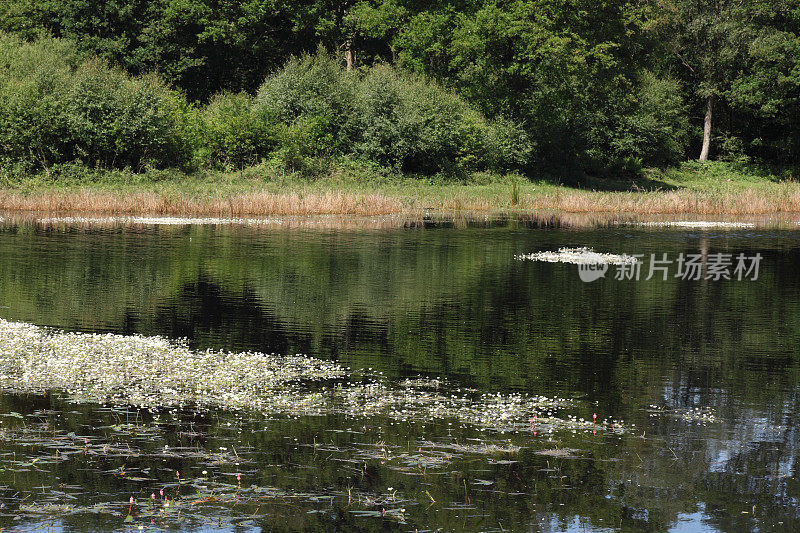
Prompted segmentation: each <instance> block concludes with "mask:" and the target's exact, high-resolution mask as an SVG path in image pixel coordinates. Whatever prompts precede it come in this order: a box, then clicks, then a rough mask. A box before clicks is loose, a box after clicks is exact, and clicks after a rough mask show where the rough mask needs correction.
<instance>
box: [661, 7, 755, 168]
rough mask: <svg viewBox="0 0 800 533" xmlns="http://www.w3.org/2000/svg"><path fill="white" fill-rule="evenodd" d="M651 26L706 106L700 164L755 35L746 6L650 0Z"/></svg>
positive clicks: (708, 152) (706, 158)
mask: <svg viewBox="0 0 800 533" xmlns="http://www.w3.org/2000/svg"><path fill="white" fill-rule="evenodd" d="M651 7H652V8H653V15H654V18H653V25H652V28H654V29H655V30H656V31H657V32H658V33H659V34H660V36H661V38H662V40H663V42H665V43H667V44H668V46H669V49H670V52H671V53H672V54H673V55H674V57H675V58H676V59H677V60H678V61H679V63H680V64H681V65H682V66H683V67H684V69H685V72H684V76H685V78H686V79H687V80H688V82H689V84H690V86H691V87H692V88H693V92H694V94H695V95H697V97H699V98H700V99H701V100H702V102H703V111H704V120H703V144H702V148H701V150H700V161H706V160H708V158H709V156H710V153H711V138H712V130H713V120H714V109H715V104H716V102H717V101H718V100H719V99H720V98H723V97H724V96H725V95H726V94H727V93H728V91H729V89H730V86H731V83H732V80H733V79H734V77H735V72H736V70H737V68H738V67H739V66H740V65H741V61H742V58H743V56H744V52H745V51H746V50H747V44H748V42H749V41H750V40H751V37H752V31H751V27H750V25H749V22H748V16H747V10H746V9H745V8H746V7H747V2H746V0H652V2H651Z"/></svg>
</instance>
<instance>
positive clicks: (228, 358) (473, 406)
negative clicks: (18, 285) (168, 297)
mask: <svg viewBox="0 0 800 533" xmlns="http://www.w3.org/2000/svg"><path fill="white" fill-rule="evenodd" d="M351 376H352V374H351V373H350V372H349V371H348V369H346V368H344V367H342V366H341V365H339V364H336V363H332V362H328V361H323V360H320V359H315V358H311V357H306V356H302V355H293V356H279V355H275V354H264V353H258V352H239V353H233V352H226V351H215V350H205V351H197V350H192V349H190V348H189V347H188V346H187V345H186V343H185V342H181V341H171V340H168V339H165V338H163V337H144V336H140V335H129V336H124V335H114V334H86V333H65V332H61V331H56V330H51V329H48V328H41V327H38V326H35V325H31V324H26V323H19V322H9V321H6V320H1V319H0V380H1V382H2V384H0V387H1V388H2V390H5V391H8V392H16V393H20V392H24V393H30V392H38V393H42V392H46V391H50V390H58V391H64V392H66V393H67V394H69V395H70V396H71V397H72V398H73V400H75V401H83V402H87V401H88V402H100V403H112V404H123V405H136V406H146V407H175V406H186V405H191V406H197V407H204V406H205V407H215V408H223V409H234V410H237V409H250V410H255V411H259V412H262V413H265V414H289V415H316V416H319V415H328V414H340V415H344V416H347V417H373V416H388V417H390V418H391V419H392V420H396V421H424V420H430V419H440V420H446V419H453V420H455V421H458V422H460V423H464V424H470V425H473V426H476V427H479V428H484V429H489V430H494V431H502V432H506V431H513V432H518V431H522V430H530V431H534V430H535V431H537V432H538V433H539V434H542V433H546V432H553V431H554V430H558V429H573V430H575V429H584V430H589V431H598V430H609V431H615V432H622V431H624V430H625V427H624V426H623V425H622V424H620V423H619V422H616V421H612V422H600V423H595V422H589V421H586V420H583V419H577V418H571V417H566V418H561V417H558V416H557V413H558V411H559V410H560V409H561V408H564V407H567V406H570V405H572V402H571V401H569V400H567V399H562V398H548V397H545V396H531V395H526V394H485V393H484V394H479V393H477V392H476V391H474V390H471V389H459V388H453V387H447V386H445V385H446V384H445V383H444V382H443V381H441V380H430V379H422V380H405V381H403V382H401V383H390V382H388V381H386V380H384V379H382V378H380V377H367V378H366V379H365V378H364V377H363V376H353V379H350V378H351ZM312 384H314V385H313V386H312Z"/></svg>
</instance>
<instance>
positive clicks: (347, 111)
mask: <svg viewBox="0 0 800 533" xmlns="http://www.w3.org/2000/svg"><path fill="white" fill-rule="evenodd" d="M255 107H256V113H257V114H258V116H259V117H260V118H261V120H262V121H264V122H265V123H267V124H275V125H276V128H277V129H276V131H278V134H277V139H278V143H277V144H278V150H277V154H278V157H279V159H280V160H281V161H283V162H284V163H285V165H286V166H287V167H288V168H291V169H292V170H297V169H298V168H302V167H304V166H306V167H308V166H309V165H308V162H309V161H310V160H312V159H316V160H324V159H330V158H332V157H341V156H344V155H354V156H356V157H358V158H361V159H363V160H365V161H372V162H375V163H378V164H380V165H383V166H386V167H390V168H393V169H396V170H401V171H403V172H410V173H420V174H434V173H438V172H444V173H459V174H460V173H464V172H469V171H474V170H483V169H495V170H506V169H511V168H520V167H523V166H524V165H525V164H526V163H527V161H528V158H529V154H530V151H531V147H530V143H529V142H528V141H527V138H526V136H525V134H524V133H523V131H522V130H521V128H519V127H518V126H516V125H514V124H512V123H510V122H508V121H504V120H501V121H498V122H496V123H491V122H489V121H487V120H486V119H485V118H484V117H483V116H482V115H481V114H480V113H479V112H478V111H476V110H475V109H473V108H472V107H470V106H469V105H468V104H467V103H466V102H465V101H464V100H462V99H461V98H459V97H458V96H456V95H455V94H453V93H451V92H449V91H447V90H445V89H443V88H441V87H439V86H437V85H435V84H434V83H432V82H430V81H427V80H425V79H423V78H421V77H418V76H412V75H408V74H403V73H398V72H397V71H395V70H394V69H392V68H390V67H388V66H383V65H378V66H375V67H373V68H371V69H369V70H367V71H366V72H365V73H363V75H356V74H352V73H348V72H345V71H344V70H343V69H342V68H341V66H340V65H339V64H337V62H336V61H335V60H333V59H332V58H330V57H329V56H327V55H326V54H325V53H324V52H318V53H317V54H316V55H314V56H304V57H301V58H299V59H292V60H290V61H289V63H288V64H287V65H286V67H285V68H284V69H283V70H281V71H280V72H278V73H276V74H275V75H273V76H271V77H270V78H268V79H267V80H266V81H265V83H264V85H263V86H262V87H261V89H260V91H259V94H258V96H257V98H256V101H255Z"/></svg>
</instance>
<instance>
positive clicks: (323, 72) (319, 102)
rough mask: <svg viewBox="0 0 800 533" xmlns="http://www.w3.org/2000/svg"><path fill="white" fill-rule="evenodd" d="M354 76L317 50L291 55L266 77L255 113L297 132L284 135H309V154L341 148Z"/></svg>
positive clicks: (345, 141) (345, 142) (346, 138)
mask: <svg viewBox="0 0 800 533" xmlns="http://www.w3.org/2000/svg"><path fill="white" fill-rule="evenodd" d="M354 94H355V77H354V76H352V75H350V74H348V73H346V72H344V71H343V70H342V69H341V67H340V66H339V65H338V64H337V63H336V62H335V61H334V60H333V59H331V58H330V57H329V56H328V55H327V54H326V53H325V52H324V51H323V50H319V51H318V52H317V53H316V54H315V55H304V56H302V57H299V58H292V59H290V60H289V62H288V63H287V64H286V65H285V66H284V67H283V69H281V70H280V71H278V72H277V73H275V74H273V75H272V76H270V77H268V78H267V79H266V81H265V82H264V83H263V84H262V85H261V88H260V89H259V91H258V94H257V96H256V98H255V104H254V105H255V113H256V114H257V116H258V117H259V118H260V119H261V120H262V121H263V122H264V123H266V124H276V125H283V126H284V127H289V128H290V129H291V128H294V129H295V130H297V131H292V132H289V131H284V135H289V136H290V137H292V138H294V136H295V135H301V136H302V135H304V133H303V132H306V133H305V134H307V135H310V136H311V137H309V139H308V140H309V142H313V143H314V146H313V147H309V150H311V151H312V152H313V153H314V154H319V155H323V154H324V155H333V154H335V153H340V152H345V151H347V145H348V141H349V135H350V133H349V132H347V131H346V128H347V125H348V122H349V120H350V118H351V115H352V110H353V99H354Z"/></svg>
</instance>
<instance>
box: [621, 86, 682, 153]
mask: <svg viewBox="0 0 800 533" xmlns="http://www.w3.org/2000/svg"><path fill="white" fill-rule="evenodd" d="M636 104H637V105H636V108H635V110H634V112H633V113H631V114H629V115H628V116H626V117H625V119H624V120H623V127H622V130H623V131H622V134H621V135H619V136H618V137H617V138H616V139H615V140H614V141H613V142H612V145H613V148H614V151H615V152H616V153H617V154H618V157H619V158H620V159H626V158H637V159H639V160H640V161H642V162H643V163H644V164H646V165H653V166H663V165H669V164H673V163H677V162H678V161H680V160H681V159H682V158H683V157H684V156H685V155H686V145H687V142H688V137H689V121H688V119H687V118H686V107H685V104H684V103H683V99H682V98H681V87H680V84H679V83H678V82H677V81H675V80H672V79H669V78H666V79H665V78H658V77H656V76H655V75H654V74H652V73H651V72H647V71H645V72H644V73H643V74H642V79H641V81H640V88H639V93H638V98H637V102H636Z"/></svg>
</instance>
